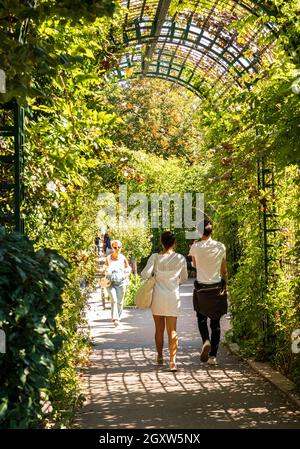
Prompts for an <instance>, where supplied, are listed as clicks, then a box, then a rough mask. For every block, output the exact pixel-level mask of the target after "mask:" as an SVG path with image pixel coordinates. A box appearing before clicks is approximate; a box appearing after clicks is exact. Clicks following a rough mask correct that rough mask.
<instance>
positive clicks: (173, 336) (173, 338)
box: [166, 316, 178, 365]
mask: <svg viewBox="0 0 300 449" xmlns="http://www.w3.org/2000/svg"><path fill="white" fill-rule="evenodd" d="M176 325H177V317H176V316H167V317H166V326H167V333H168V339H169V353H170V365H171V364H173V363H176V354H177V348H178V336H177V332H176Z"/></svg>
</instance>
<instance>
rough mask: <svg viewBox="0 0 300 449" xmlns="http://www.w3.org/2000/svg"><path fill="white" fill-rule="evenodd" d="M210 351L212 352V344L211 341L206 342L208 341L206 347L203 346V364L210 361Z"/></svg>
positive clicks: (201, 356)
mask: <svg viewBox="0 0 300 449" xmlns="http://www.w3.org/2000/svg"><path fill="white" fill-rule="evenodd" d="M210 350H211V344H210V341H209V340H206V341H205V342H204V345H203V347H202V351H201V354H200V360H201V362H207V360H208V354H209V353H210Z"/></svg>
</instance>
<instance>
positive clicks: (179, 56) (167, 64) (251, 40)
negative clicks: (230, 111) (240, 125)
mask: <svg viewBox="0 0 300 449" xmlns="http://www.w3.org/2000/svg"><path fill="white" fill-rule="evenodd" d="M264 3H265V2H261V1H258V0H256V1H255V0H191V1H189V2H182V6H180V5H179V4H177V6H175V4H174V1H172V0H122V4H123V6H124V7H125V8H126V13H125V15H124V23H123V31H122V36H117V35H115V36H114V41H115V42H117V43H118V44H119V45H120V48H122V49H123V50H122V57H121V60H120V64H119V67H118V69H117V71H118V75H119V77H120V78H122V77H125V76H126V70H127V69H128V68H130V69H131V70H132V74H133V75H132V76H143V77H154V78H162V79H166V80H169V81H172V82H175V83H177V84H179V85H182V86H185V87H187V88H188V89H189V90H191V91H192V92H194V93H195V94H196V95H198V96H200V97H203V96H205V95H206V93H207V92H208V91H211V89H214V90H215V91H216V92H217V93H218V96H222V95H224V94H225V93H229V92H231V90H232V89H233V88H234V86H238V87H240V88H245V87H246V88H247V87H248V86H249V85H250V84H251V82H252V81H253V80H254V79H255V77H256V76H257V74H258V73H260V71H261V68H262V66H263V64H264V62H266V61H267V62H268V63H270V62H271V61H272V52H273V46H274V42H275V41H276V29H275V28H274V27H273V26H272V25H271V23H269V21H268V20H267V19H268V17H269V16H268V13H269V12H268V10H267V9H266V8H265V7H264V6H263V5H264ZM262 18H263V20H262ZM245 23H247V33H245V32H244V31H241V32H238V31H236V29H237V28H238V27H239V24H245ZM112 34H113V35H114V32H113V33H112ZM262 38H263V40H264V42H267V43H264V44H262Z"/></svg>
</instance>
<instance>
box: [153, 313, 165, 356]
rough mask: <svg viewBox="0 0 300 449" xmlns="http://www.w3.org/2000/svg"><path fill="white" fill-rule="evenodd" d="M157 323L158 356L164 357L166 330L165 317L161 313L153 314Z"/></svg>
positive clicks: (156, 341)
mask: <svg viewBox="0 0 300 449" xmlns="http://www.w3.org/2000/svg"><path fill="white" fill-rule="evenodd" d="M153 319H154V323H155V345H156V350H157V358H158V359H162V357H163V347H164V331H165V317H164V316H160V315H153Z"/></svg>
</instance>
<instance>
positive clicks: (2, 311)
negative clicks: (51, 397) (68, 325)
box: [0, 229, 68, 428]
mask: <svg viewBox="0 0 300 449" xmlns="http://www.w3.org/2000/svg"><path fill="white" fill-rule="evenodd" d="M67 268H68V263H67V262H66V261H65V259H63V258H62V257H61V256H60V255H59V254H58V253H57V252H56V251H52V250H49V249H45V250H40V251H38V252H35V250H34V247H33V243H32V241H30V240H29V239H28V238H27V237H24V236H22V235H20V234H18V233H13V234H8V233H6V232H5V231H4V230H3V229H1V232H0V327H1V328H2V330H3V331H4V332H5V335H6V353H4V354H1V358H0V385H1V387H0V401H1V403H0V404H1V405H0V422H1V427H4V428H34V427H36V426H37V425H38V421H39V419H40V418H41V405H40V393H41V389H47V387H48V379H49V375H50V374H51V372H53V370H54V357H55V354H56V353H57V351H58V350H59V348H60V347H61V344H62V337H61V335H60V334H59V332H58V330H57V326H56V317H57V315H58V313H59V312H60V311H61V310H62V298H61V294H62V290H63V287H64V285H65V282H66V271H67Z"/></svg>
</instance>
